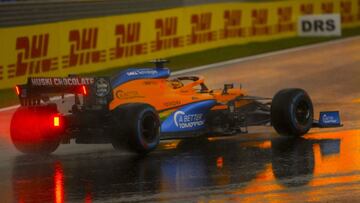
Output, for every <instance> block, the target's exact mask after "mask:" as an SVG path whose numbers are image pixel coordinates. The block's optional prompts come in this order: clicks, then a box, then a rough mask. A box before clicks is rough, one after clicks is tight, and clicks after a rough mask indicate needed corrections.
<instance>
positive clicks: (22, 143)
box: [10, 104, 61, 154]
mask: <svg viewBox="0 0 360 203" xmlns="http://www.w3.org/2000/svg"><path fill="white" fill-rule="evenodd" d="M58 114H59V112H58V111H57V107H56V105H55V104H51V105H47V106H29V107H27V106H21V107H19V108H18V109H17V110H16V111H15V113H14V115H13V117H12V119H11V123H10V136H11V140H12V142H13V144H14V146H15V147H16V149H18V150H19V151H20V152H22V153H25V154H50V153H52V152H54V151H55V150H56V149H57V148H58V146H59V144H60V135H61V130H60V129H59V128H54V127H52V125H53V123H52V122H53V120H52V117H53V116H54V115H58Z"/></svg>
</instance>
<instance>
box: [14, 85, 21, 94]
mask: <svg viewBox="0 0 360 203" xmlns="http://www.w3.org/2000/svg"><path fill="white" fill-rule="evenodd" d="M15 91H16V95H18V96H19V95H20V88H19V86H15Z"/></svg>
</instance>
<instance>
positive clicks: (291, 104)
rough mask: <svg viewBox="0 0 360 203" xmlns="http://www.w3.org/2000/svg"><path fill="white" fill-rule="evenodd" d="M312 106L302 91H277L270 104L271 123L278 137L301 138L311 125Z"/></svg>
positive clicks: (293, 89) (294, 89)
mask: <svg viewBox="0 0 360 203" xmlns="http://www.w3.org/2000/svg"><path fill="white" fill-rule="evenodd" d="M313 116H314V112H313V104H312V102H311V99H310V97H309V95H308V94H307V93H306V92H305V91H304V90H302V89H296V88H292V89H284V90H281V91H279V92H278V93H277V94H276V95H275V96H274V98H273V101H272V104H271V123H272V125H273V127H274V128H275V130H276V131H277V132H278V133H279V134H280V135H286V136H302V135H304V134H306V133H307V132H308V131H309V130H310V128H311V126H312V124H313Z"/></svg>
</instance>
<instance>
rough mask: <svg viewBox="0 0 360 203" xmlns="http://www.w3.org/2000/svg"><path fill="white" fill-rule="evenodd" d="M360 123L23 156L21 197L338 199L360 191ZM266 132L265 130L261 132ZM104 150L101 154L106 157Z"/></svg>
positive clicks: (16, 194)
mask: <svg viewBox="0 0 360 203" xmlns="http://www.w3.org/2000/svg"><path fill="white" fill-rule="evenodd" d="M359 133H360V131H358V130H352V131H345V132H338V133H315V134H310V135H308V136H306V137H305V138H299V139H289V138H282V137H277V136H276V137H273V138H269V139H260V140H259V139H255V140H254V139H253V140H245V141H244V140H240V139H238V138H235V137H232V138H216V139H187V140H181V141H179V140H176V141H171V142H167V143H163V144H162V145H161V149H159V150H157V151H156V152H154V153H152V154H150V156H146V157H137V156H132V155H128V154H121V153H116V152H113V151H105V152H92V153H90V154H82V155H79V154H78V155H58V156H56V155H53V156H49V157H46V158H44V157H29V156H18V157H16V158H15V163H14V164H13V169H12V180H11V182H12V189H13V199H14V200H15V201H16V202H68V201H71V202H74V201H75V202H77V201H78V202H84V201H85V202H93V201H101V202H106V201H109V202H112V201H169V200H170V201H210V200H217V201H222V200H223V201H229V200H232V201H241V202H242V201H281V200H284V201H285V200H295V201H299V200H301V201H302V200H306V201H310V200H313V201H317V200H327V199H329V200H333V199H334V198H338V197H339V196H338V195H337V194H334V192H335V191H336V193H339V194H343V195H344V194H350V195H351V196H349V197H350V198H351V197H353V198H355V197H356V196H354V195H358V193H359V192H360V187H359V186H360V184H359V183H360V182H359V181H360V160H359V159H360V156H359V149H360V142H359V141H360V137H359ZM255 137H264V135H255ZM100 157H101V158H100Z"/></svg>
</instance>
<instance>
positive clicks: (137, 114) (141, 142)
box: [112, 103, 160, 154]
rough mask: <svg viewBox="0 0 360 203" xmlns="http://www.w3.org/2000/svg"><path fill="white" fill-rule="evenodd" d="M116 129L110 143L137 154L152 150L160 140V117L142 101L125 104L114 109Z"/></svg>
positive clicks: (117, 147) (116, 147)
mask: <svg viewBox="0 0 360 203" xmlns="http://www.w3.org/2000/svg"><path fill="white" fill-rule="evenodd" d="M113 113H114V115H113V116H114V120H115V125H116V126H117V130H116V133H115V135H113V139H112V144H113V146H114V148H115V149H120V148H127V149H129V150H131V151H134V152H136V153H138V154H147V153H149V152H151V151H152V150H154V149H155V148H156V147H157V145H158V144H159V141H160V119H159V116H158V114H157V112H156V110H155V109H154V108H153V107H152V106H150V105H148V104H143V103H133V104H125V105H122V106H120V107H118V108H117V109H115V110H114V112H113Z"/></svg>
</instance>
